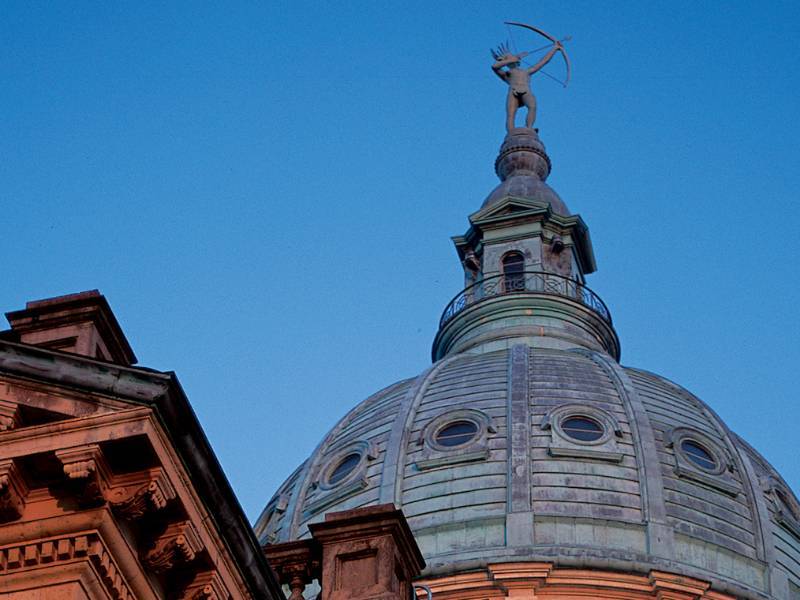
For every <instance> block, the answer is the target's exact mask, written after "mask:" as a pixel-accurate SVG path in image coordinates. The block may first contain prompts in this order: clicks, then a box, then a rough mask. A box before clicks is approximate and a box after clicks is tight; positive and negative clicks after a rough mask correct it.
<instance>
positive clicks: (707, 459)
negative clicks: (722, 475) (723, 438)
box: [681, 440, 717, 471]
mask: <svg viewBox="0 0 800 600" xmlns="http://www.w3.org/2000/svg"><path fill="white" fill-rule="evenodd" d="M681 450H683V453H684V454H685V455H686V457H687V458H688V459H689V460H691V461H692V462H693V463H694V464H696V465H697V466H698V467H700V468H701V469H706V470H707V471H713V470H715V469H716V468H717V460H716V459H715V458H714V455H713V454H711V452H709V451H708V450H706V449H705V448H704V447H703V446H701V445H700V444H698V443H697V442H695V441H694V440H683V441H682V442H681Z"/></svg>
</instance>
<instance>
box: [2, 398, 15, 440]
mask: <svg viewBox="0 0 800 600" xmlns="http://www.w3.org/2000/svg"><path fill="white" fill-rule="evenodd" d="M18 425H19V404H17V403H15V402H9V401H8V400H0V433H2V432H3V431H8V430H9V429H14V428H15V427H17V426H18Z"/></svg>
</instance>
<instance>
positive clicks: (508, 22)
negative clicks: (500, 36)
mask: <svg viewBox="0 0 800 600" xmlns="http://www.w3.org/2000/svg"><path fill="white" fill-rule="evenodd" d="M505 24H506V25H516V26H517V27H524V28H525V29H530V30H531V31H533V32H534V33H538V34H539V35H541V36H543V37H546V38H547V39H548V40H550V41H551V42H553V43H554V44H557V45H558V51H559V52H561V56H563V57H564V63H565V64H566V65H567V77H566V79H565V80H564V81H562V82H561V85H563V86H564V87H567V84H568V83H569V77H570V74H571V72H572V68H571V66H570V63H569V56H567V52H566V51H565V50H564V46H562V45H561V42H560V41H559V40H557V39H556V38H555V37H554V36H552V35H550V34H549V33H547V32H546V31H542V30H541V29H539V28H538V27H534V26H533V25H527V24H526V23H517V22H515V21H506V22H505Z"/></svg>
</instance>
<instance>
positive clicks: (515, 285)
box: [502, 251, 525, 292]
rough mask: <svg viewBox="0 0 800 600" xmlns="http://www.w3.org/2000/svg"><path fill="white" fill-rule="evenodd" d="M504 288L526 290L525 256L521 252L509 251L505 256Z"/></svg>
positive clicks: (517, 290) (508, 290)
mask: <svg viewBox="0 0 800 600" xmlns="http://www.w3.org/2000/svg"><path fill="white" fill-rule="evenodd" d="M502 265H503V288H504V289H505V291H506V292H522V291H524V290H525V257H524V256H522V253H521V252H516V251H515V252H509V253H508V254H506V255H505V256H503V261H502Z"/></svg>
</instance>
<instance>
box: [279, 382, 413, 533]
mask: <svg viewBox="0 0 800 600" xmlns="http://www.w3.org/2000/svg"><path fill="white" fill-rule="evenodd" d="M408 382H409V380H408V379H405V380H403V381H398V382H397V383H394V384H392V385H390V386H388V387H385V388H383V389H382V390H380V391H379V392H376V393H375V394H372V396H370V397H369V398H367V399H366V400H364V401H363V402H361V403H359V404H357V405H356V406H355V407H354V408H352V409H351V410H350V411H349V412H348V413H347V414H346V415H345V416H344V418H342V420H340V421H339V422H338V423H337V424H336V425H334V426H333V428H331V430H330V431H329V432H328V434H327V435H326V436H325V437H324V438H323V439H322V441H321V442H320V443H319V444H318V445H317V447H316V448H315V449H314V452H313V453H312V454H311V458H310V459H309V460H307V461H306V462H305V468H304V469H303V472H302V473H301V474H300V478H299V485H298V484H296V485H295V487H294V490H293V491H292V496H291V498H290V500H289V506H288V508H287V510H286V512H287V514H288V515H290V518H291V523H290V526H289V527H288V528H287V529H288V538H287V539H288V540H294V539H297V538H298V537H299V531H300V523H301V520H302V515H303V511H302V510H301V508H302V506H301V504H302V502H301V499H302V500H303V501H304V500H305V498H306V495H307V493H308V490H309V487H310V485H311V479H312V476H313V474H314V473H316V472H317V471H318V470H319V467H320V463H321V462H322V460H323V458H325V457H326V450H327V449H328V447H329V446H330V444H331V443H332V442H333V441H334V440H335V439H336V436H337V434H338V433H339V432H341V431H342V430H343V429H344V428H345V427H347V425H349V424H350V422H351V421H352V420H353V419H355V418H356V417H357V416H358V415H359V414H361V413H362V412H363V411H364V410H365V409H366V408H367V407H369V406H370V405H371V404H372V403H373V402H375V401H376V400H378V399H379V398H381V397H383V396H386V395H389V394H391V393H392V392H393V391H394V390H396V389H398V388H399V387H402V386H403V385H407V384H408Z"/></svg>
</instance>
